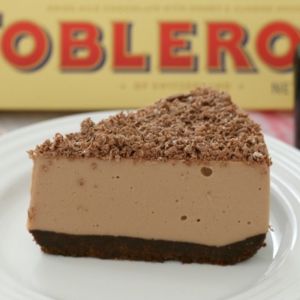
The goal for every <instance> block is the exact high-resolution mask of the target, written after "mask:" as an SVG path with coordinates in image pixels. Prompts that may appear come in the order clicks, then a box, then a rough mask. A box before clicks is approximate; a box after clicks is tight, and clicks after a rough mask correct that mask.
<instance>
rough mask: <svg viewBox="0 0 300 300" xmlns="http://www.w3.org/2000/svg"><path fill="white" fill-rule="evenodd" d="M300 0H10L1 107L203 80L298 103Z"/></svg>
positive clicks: (83, 104) (280, 105)
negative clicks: (295, 73)
mask: <svg viewBox="0 0 300 300" xmlns="http://www.w3.org/2000/svg"><path fill="white" fill-rule="evenodd" d="M299 14H300V3H298V2H296V1H294V0H285V1H276V0H272V1H271V0H266V1H261V0H259V1H255V0H252V1H240V0H236V1H234V0H227V1H224V0H215V1H210V0H206V1H199V0H186V1H182V0H172V1H171V0H165V1H161V0H148V1H139V0H130V1H121V0H119V1H116V0H102V1H96V0H63V1H61V0H26V1H23V0H10V1H5V0H1V6H0V80H1V82H0V109H2V110H11V109H18V110H21V109H22V110H94V109H111V108H131V107H141V106H145V105H147V104H150V103H153V101H154V100H156V99H159V98H162V97H164V96H167V95H170V94H176V93H180V92H186V91H188V90H190V89H193V88H194V87H196V86H199V85H203V84H204V85H211V86H214V87H216V88H220V89H224V90H227V91H228V92H229V93H231V94H232V96H233V98H234V100H235V102H236V103H237V104H239V105H241V106H242V107H243V108H245V109H260V110H261V109H264V110H265V109H291V108H292V106H293V81H292V62H293V56H294V50H295V47H296V45H297V43H299V42H300V32H299V25H300V18H299Z"/></svg>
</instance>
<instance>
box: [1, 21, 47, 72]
mask: <svg viewBox="0 0 300 300" xmlns="http://www.w3.org/2000/svg"><path fill="white" fill-rule="evenodd" d="M28 37H30V38H31V39H32V40H33V42H34V46H33V47H32V49H31V50H30V52H29V53H26V54H22V53H20V51H19V46H20V43H21V40H22V39H23V38H28ZM1 47H2V52H3V55H4V56H5V58H6V59H7V61H8V62H9V63H10V64H12V65H13V66H14V67H16V68H18V69H20V70H23V71H33V70H36V69H38V68H40V67H41V66H42V65H43V64H44V63H45V62H46V61H47V59H48V57H49V52H50V41H49V39H48V37H47V34H46V33H45V32H44V31H43V30H42V29H41V28H40V27H39V26H37V25H35V24H34V23H32V22H27V21H21V22H17V23H14V24H12V25H10V26H9V28H8V29H7V30H6V31H5V32H4V33H3V37H2V43H1Z"/></svg>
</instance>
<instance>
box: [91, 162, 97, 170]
mask: <svg viewBox="0 0 300 300" xmlns="http://www.w3.org/2000/svg"><path fill="white" fill-rule="evenodd" d="M91 167H92V169H93V170H96V169H97V163H95V162H93V163H91Z"/></svg>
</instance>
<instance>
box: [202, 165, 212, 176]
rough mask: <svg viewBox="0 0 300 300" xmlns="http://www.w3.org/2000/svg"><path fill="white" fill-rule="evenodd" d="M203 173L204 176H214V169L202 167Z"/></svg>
mask: <svg viewBox="0 0 300 300" xmlns="http://www.w3.org/2000/svg"><path fill="white" fill-rule="evenodd" d="M201 173H202V175H203V176H207V177H208V176H211V174H212V169H211V168H208V167H202V168H201Z"/></svg>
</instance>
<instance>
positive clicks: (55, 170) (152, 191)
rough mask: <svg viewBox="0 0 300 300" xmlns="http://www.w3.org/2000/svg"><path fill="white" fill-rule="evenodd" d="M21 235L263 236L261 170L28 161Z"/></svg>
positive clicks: (203, 240) (265, 193)
mask: <svg viewBox="0 0 300 300" xmlns="http://www.w3.org/2000/svg"><path fill="white" fill-rule="evenodd" d="M31 194H32V198H31V203H30V208H29V211H28V224H27V226H28V229H29V230H44V231H53V232H58V233H66V234H74V235H111V236H125V237H126V236H127V237H135V238H143V239H155V240H169V241H180V242H191V243H197V244H204V245H208V246H223V245H228V244H231V243H234V242H237V241H241V240H244V239H246V238H249V237H253V236H256V235H259V234H264V233H266V232H267V231H268V225H269V167H268V166H267V165H265V164H248V163H247V162H234V161H228V162H222V161H211V162H205V163H204V162H195V163H194V162H190V163H185V162H181V161H167V162H163V161H139V160H130V159H122V160H120V161H115V160H113V161H111V160H101V159H96V158H82V159H67V158H55V159H50V158H45V157H36V158H34V167H33V174H32V188H31Z"/></svg>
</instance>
